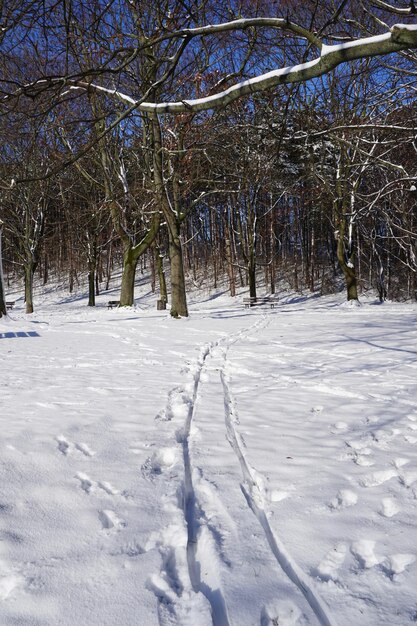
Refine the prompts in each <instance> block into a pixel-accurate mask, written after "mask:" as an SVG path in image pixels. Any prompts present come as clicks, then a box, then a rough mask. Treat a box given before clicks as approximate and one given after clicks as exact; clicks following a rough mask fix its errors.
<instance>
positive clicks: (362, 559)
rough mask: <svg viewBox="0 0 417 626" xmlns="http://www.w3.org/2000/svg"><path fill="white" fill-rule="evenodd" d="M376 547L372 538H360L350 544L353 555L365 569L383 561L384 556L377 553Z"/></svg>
mask: <svg viewBox="0 0 417 626" xmlns="http://www.w3.org/2000/svg"><path fill="white" fill-rule="evenodd" d="M374 549H375V541H373V540H372V539H360V540H359V541H354V542H353V543H352V545H351V546H350V551H351V552H352V554H353V556H354V557H355V558H356V560H357V561H358V563H359V564H360V565H361V567H363V568H364V569H370V568H371V567H374V565H378V564H379V563H381V561H382V558H381V557H378V556H376V555H375V552H374Z"/></svg>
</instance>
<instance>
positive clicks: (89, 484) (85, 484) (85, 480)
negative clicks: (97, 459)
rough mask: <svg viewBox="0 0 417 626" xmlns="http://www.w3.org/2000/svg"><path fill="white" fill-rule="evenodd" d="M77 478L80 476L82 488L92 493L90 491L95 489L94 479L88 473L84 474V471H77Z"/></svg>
mask: <svg viewBox="0 0 417 626" xmlns="http://www.w3.org/2000/svg"><path fill="white" fill-rule="evenodd" d="M75 476H76V478H78V480H79V481H80V484H81V489H82V490H83V491H85V493H90V491H91V490H92V489H93V487H94V483H93V481H92V480H91V479H90V478H89V477H88V476H87V474H84V473H83V472H77V474H76V475H75Z"/></svg>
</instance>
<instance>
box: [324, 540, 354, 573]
mask: <svg viewBox="0 0 417 626" xmlns="http://www.w3.org/2000/svg"><path fill="white" fill-rule="evenodd" d="M347 549H348V547H347V545H346V544H345V543H342V542H340V543H338V544H337V545H335V547H334V548H333V549H332V550H330V551H329V552H328V553H327V554H326V556H325V557H324V559H323V560H322V561H320V563H319V565H318V567H317V573H318V575H319V576H320V578H322V579H323V580H337V578H338V577H337V571H338V569H339V568H340V567H341V565H342V564H343V561H344V560H345V558H346V554H347Z"/></svg>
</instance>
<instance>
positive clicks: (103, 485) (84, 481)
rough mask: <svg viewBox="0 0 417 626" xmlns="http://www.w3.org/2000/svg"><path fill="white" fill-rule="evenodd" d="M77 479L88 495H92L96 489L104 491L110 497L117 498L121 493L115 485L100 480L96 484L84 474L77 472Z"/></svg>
mask: <svg viewBox="0 0 417 626" xmlns="http://www.w3.org/2000/svg"><path fill="white" fill-rule="evenodd" d="M75 477H76V478H78V480H79V481H80V486H81V489H83V491H85V492H86V493H88V494H89V493H91V491H93V490H94V489H95V488H96V487H97V488H98V489H101V491H104V492H105V493H106V494H107V495H109V496H117V495H119V491H118V490H117V489H116V488H115V487H113V485H112V484H111V483H109V482H107V481H106V480H99V481H97V482H95V481H94V480H92V479H91V478H90V477H89V476H88V475H87V474H85V473H84V472H77V474H76V475H75Z"/></svg>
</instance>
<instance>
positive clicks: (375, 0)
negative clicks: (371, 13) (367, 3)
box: [371, 0, 417, 15]
mask: <svg viewBox="0 0 417 626" xmlns="http://www.w3.org/2000/svg"><path fill="white" fill-rule="evenodd" d="M371 4H373V6H374V7H378V8H379V9H384V10H385V11H390V13H396V14H397V15H414V14H415V13H417V9H416V5H415V3H414V0H410V2H409V5H410V6H409V7H408V8H401V7H396V6H393V5H392V4H389V3H388V2H384V1H383V0H372V2H371Z"/></svg>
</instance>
